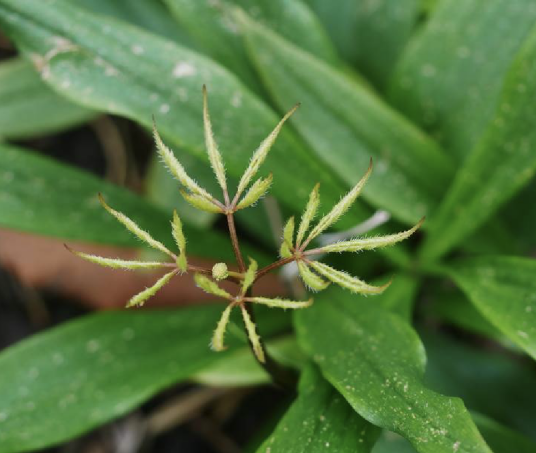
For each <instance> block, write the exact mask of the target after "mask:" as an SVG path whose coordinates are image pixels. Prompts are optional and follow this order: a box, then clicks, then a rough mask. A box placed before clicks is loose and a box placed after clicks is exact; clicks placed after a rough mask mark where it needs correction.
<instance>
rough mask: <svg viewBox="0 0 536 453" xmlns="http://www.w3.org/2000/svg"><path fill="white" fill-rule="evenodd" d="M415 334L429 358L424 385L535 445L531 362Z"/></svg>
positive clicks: (431, 335)
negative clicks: (511, 429) (493, 420)
mask: <svg viewBox="0 0 536 453" xmlns="http://www.w3.org/2000/svg"><path fill="white" fill-rule="evenodd" d="M419 333H420V335H421V338H422V339H423V342H424V345H425V347H426V355H427V356H428V364H427V367H426V378H425V381H426V383H427V385H429V386H430V387H431V388H433V389H434V390H436V391H438V392H441V393H444V394H446V395H453V396H457V397H460V398H462V399H463V400H464V402H465V404H467V407H469V409H470V410H471V411H478V412H480V413H482V414H485V415H487V416H489V417H492V418H493V419H495V420H497V421H498V422H500V423H504V424H505V425H506V426H510V427H512V428H515V429H517V430H519V431H520V432H521V433H523V434H525V435H527V436H530V437H531V438H532V439H533V440H535V441H536V413H535V411H534V408H535V407H536V393H535V392H534V389H535V388H536V375H535V374H534V370H533V369H532V368H531V367H530V365H531V362H530V361H529V362H528V363H527V362H524V361H520V360H518V357H516V356H514V355H510V354H504V353H503V352H502V351H501V350H500V349H490V348H487V349H485V348H482V347H480V348H478V347H477V346H478V345H470V344H467V341H461V340H460V339H456V338H451V337H447V336H446V335H445V334H441V333H438V332H437V331H431V330H423V331H421V332H419ZM483 434H484V433H483ZM513 451H515V450H513Z"/></svg>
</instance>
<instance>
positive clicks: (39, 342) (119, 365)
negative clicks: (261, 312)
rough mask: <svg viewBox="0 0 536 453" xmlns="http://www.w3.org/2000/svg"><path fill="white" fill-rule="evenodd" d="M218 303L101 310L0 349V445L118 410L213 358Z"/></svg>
mask: <svg viewBox="0 0 536 453" xmlns="http://www.w3.org/2000/svg"><path fill="white" fill-rule="evenodd" d="M220 311H221V307H220V306H204V307H199V308H189V309H182V310H176V311H155V312H150V311H137V312H136V311H128V312H115V313H103V314H98V315H93V316H88V317H85V318H83V319H79V320H76V321H74V322H70V323H68V324H64V325H62V326H60V327H58V328H56V329H53V330H49V331H47V332H45V333H42V334H38V335H35V336H34V337H32V338H30V339H29V340H25V341H23V342H21V343H19V344H17V345H15V346H13V347H11V348H8V349H7V350H5V351H3V352H2V354H1V355H0V368H1V369H2V373H1V375H0V400H1V401H2V405H1V408H0V423H1V426H2V429H1V430H0V451H1V452H2V453H14V452H24V451H29V450H33V449H37V448H42V447H45V446H48V445H52V444H55V443H58V442H61V441H63V440H66V439H69V438H71V437H74V436H76V435H78V434H80V433H82V432H85V431H88V430H89V429H91V428H93V427H95V426H98V425H99V424H102V423H104V422H106V421H108V420H110V419H113V418H115V417H118V416H120V415H123V414H125V413H127V412H128V411H130V410H131V409H132V408H134V407H136V406H138V405H140V404H141V403H142V402H144V401H145V400H147V399H148V398H149V397H151V396H153V395H154V394H155V393H157V392H159V391H160V390H162V389H163V388H165V387H168V386H170V385H171V384H174V383H175V382H178V381H180V380H184V379H186V378H188V377H189V376H191V375H192V374H194V373H195V372H196V371H198V370H199V369H201V368H202V367H203V366H206V365H207V364H208V363H210V362H211V361H213V360H216V359H218V358H219V357H218V356H217V354H216V353H214V352H212V351H210V349H209V348H208V342H209V339H210V335H211V331H212V329H213V328H214V325H215V323H216V321H217V319H218V316H219V314H220Z"/></svg>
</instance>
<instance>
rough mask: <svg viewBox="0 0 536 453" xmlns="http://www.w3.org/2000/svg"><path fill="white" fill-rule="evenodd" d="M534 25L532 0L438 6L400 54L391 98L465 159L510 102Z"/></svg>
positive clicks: (450, 0)
mask: <svg viewBox="0 0 536 453" xmlns="http://www.w3.org/2000/svg"><path fill="white" fill-rule="evenodd" d="M535 23H536V7H535V4H534V2H533V1H532V0H488V1H481V0H464V1H462V2H460V1H459V0H445V1H442V2H440V4H439V6H438V8H437V9H436V10H435V11H434V13H433V14H432V16H431V19H430V20H429V21H428V22H427V23H426V25H425V26H424V29H423V30H422V32H421V33H419V34H418V35H416V36H415V39H413V40H412V41H411V42H410V44H409V45H408V47H407V49H406V51H405V52H404V54H403V56H402V58H401V61H400V65H399V67H398V69H397V71H396V74H395V77H394V78H393V81H392V93H391V94H392V96H391V100H392V101H393V102H394V104H395V105H396V106H397V107H398V108H400V110H402V111H403V112H404V113H406V114H407V115H408V116H409V117H411V118H412V119H413V120H415V121H416V122H417V123H419V124H422V125H424V126H425V127H426V128H427V129H430V130H431V131H432V132H433V134H434V135H437V136H438V137H439V138H440V140H441V142H442V143H444V145H445V147H446V148H447V149H449V151H450V152H451V153H452V155H453V157H455V158H456V159H457V160H460V161H461V160H463V159H465V157H466V156H467V155H469V152H470V151H471V150H472V149H473V147H474V146H475V145H476V143H477V142H478V141H479V139H480V136H481V135H482V133H483V132H484V131H485V129H486V127H487V126H488V124H489V123H490V122H491V121H492V120H493V118H494V117H495V115H496V113H495V111H496V106H497V105H498V103H499V104H503V102H508V101H502V102H500V94H501V89H502V85H503V80H504V77H505V75H506V73H507V72H508V69H509V67H510V64H511V63H512V60H513V59H514V57H515V54H516V52H517V51H518V50H519V48H520V47H521V45H522V43H523V41H524V40H525V39H526V37H527V36H528V35H529V33H530V31H531V29H532V27H533V26H534V24H535ZM499 24H500V25H499ZM506 30H507V32H506ZM527 96H528V93H527ZM527 99H529V97H527ZM503 105H504V104H503ZM512 107H513V108H515V107H514V106H512ZM505 108H506V107H505Z"/></svg>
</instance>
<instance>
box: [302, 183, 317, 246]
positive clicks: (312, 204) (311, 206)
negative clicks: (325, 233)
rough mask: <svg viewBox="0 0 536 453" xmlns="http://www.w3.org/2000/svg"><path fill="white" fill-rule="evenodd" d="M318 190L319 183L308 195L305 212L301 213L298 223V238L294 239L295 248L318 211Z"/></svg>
mask: <svg viewBox="0 0 536 453" xmlns="http://www.w3.org/2000/svg"><path fill="white" fill-rule="evenodd" d="M319 189H320V183H318V184H317V185H316V186H315V187H314V189H313V190H312V192H311V195H309V201H308V202H307V206H306V207H305V211H304V212H303V215H302V218H301V221H300V227H299V228H298V236H297V237H296V247H299V246H300V244H301V242H302V240H303V238H304V237H305V233H306V232H307V230H308V229H309V225H310V224H311V222H312V221H313V219H314V217H315V215H316V212H317V211H318V205H319V204H320V196H319V193H318V191H319Z"/></svg>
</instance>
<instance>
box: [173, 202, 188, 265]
mask: <svg viewBox="0 0 536 453" xmlns="http://www.w3.org/2000/svg"><path fill="white" fill-rule="evenodd" d="M171 232H172V234H173V238H174V239H175V242H176V243H177V247H178V249H179V256H178V257H177V266H178V267H179V269H180V270H181V271H182V272H186V270H187V269H188V262H187V261H186V238H185V237H184V233H183V232H182V222H181V219H180V217H179V215H178V214H177V211H173V222H171Z"/></svg>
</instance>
